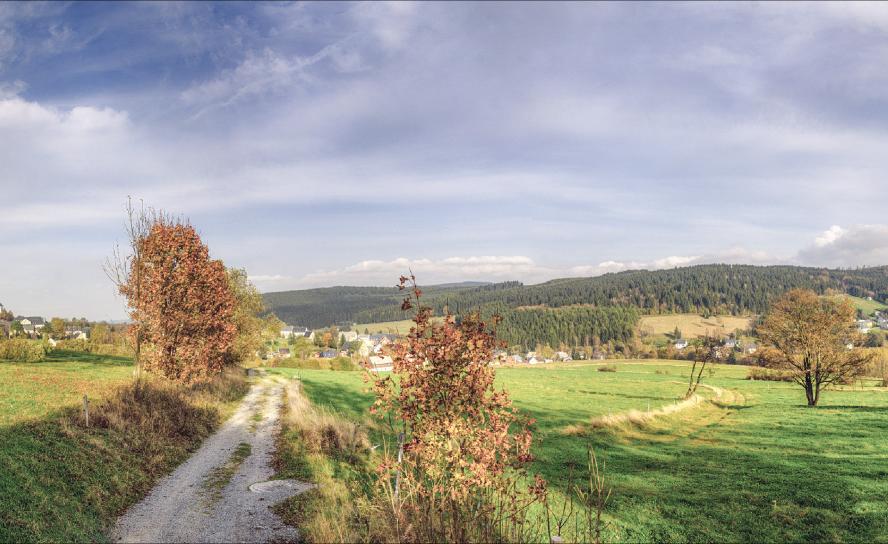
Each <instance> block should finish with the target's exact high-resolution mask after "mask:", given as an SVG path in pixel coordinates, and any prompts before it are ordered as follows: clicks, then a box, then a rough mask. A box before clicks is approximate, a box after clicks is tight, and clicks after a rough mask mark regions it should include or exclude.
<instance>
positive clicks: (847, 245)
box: [797, 224, 888, 268]
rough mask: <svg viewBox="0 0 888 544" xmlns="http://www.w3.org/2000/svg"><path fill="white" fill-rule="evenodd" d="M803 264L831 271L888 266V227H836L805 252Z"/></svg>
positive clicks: (816, 239)
mask: <svg viewBox="0 0 888 544" xmlns="http://www.w3.org/2000/svg"><path fill="white" fill-rule="evenodd" d="M797 260H798V261H799V262H800V263H802V264H809V265H813V266H829V267H844V268H850V267H856V266H881V265H888V225H880V224H876V225H854V226H851V227H846V228H843V227H840V226H839V225H833V226H832V227H830V228H829V229H828V230H826V231H824V232H823V233H822V234H821V235H819V236H817V238H815V240H814V244H813V245H812V246H810V247H807V248H805V249H803V250H801V251H800V252H799V254H798V257H797Z"/></svg>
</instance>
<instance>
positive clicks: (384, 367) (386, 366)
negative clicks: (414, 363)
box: [370, 355, 394, 372]
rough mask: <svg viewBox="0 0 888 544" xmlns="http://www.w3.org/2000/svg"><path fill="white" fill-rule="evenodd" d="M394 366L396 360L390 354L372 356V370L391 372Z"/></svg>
mask: <svg viewBox="0 0 888 544" xmlns="http://www.w3.org/2000/svg"><path fill="white" fill-rule="evenodd" d="M393 368H394V362H393V361H392V358H391V357H389V356H388V355H383V356H377V355H372V356H371V357H370V370H372V371H374V372H391V371H392V369H393Z"/></svg>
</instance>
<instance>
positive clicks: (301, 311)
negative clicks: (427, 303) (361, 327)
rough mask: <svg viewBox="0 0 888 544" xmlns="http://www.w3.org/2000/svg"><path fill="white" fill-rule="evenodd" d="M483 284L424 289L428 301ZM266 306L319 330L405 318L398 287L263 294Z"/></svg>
mask: <svg viewBox="0 0 888 544" xmlns="http://www.w3.org/2000/svg"><path fill="white" fill-rule="evenodd" d="M484 285H488V284H486V283H484V282H470V281H467V282H462V283H447V284H441V285H432V286H428V287H423V291H424V292H425V293H427V294H428V296H429V298H430V299H431V298H434V297H436V296H439V295H442V294H444V293H455V292H459V291H465V290H471V289H475V288H478V287H481V286H484ZM262 298H263V299H264V301H265V307H266V308H267V309H268V310H269V311H271V312H273V313H274V314H275V315H277V316H278V317H279V318H280V319H282V320H283V321H285V322H286V323H289V324H291V325H297V326H304V327H311V328H319V327H327V326H329V325H335V324H339V323H343V322H350V321H355V319H356V317H357V316H361V315H373V314H374V313H376V312H385V311H386V310H387V309H394V310H395V311H393V312H389V314H390V315H392V316H393V317H392V318H391V319H392V320H396V319H402V318H403V316H402V315H401V300H402V299H403V298H404V294H403V293H402V292H401V291H399V290H398V288H397V287H323V288H318V289H303V290H298V291H280V292H276V293H265V294H263V295H262Z"/></svg>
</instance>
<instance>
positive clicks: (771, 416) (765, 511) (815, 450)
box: [273, 361, 888, 542]
mask: <svg viewBox="0 0 888 544" xmlns="http://www.w3.org/2000/svg"><path fill="white" fill-rule="evenodd" d="M687 371H688V367H687V365H685V364H684V363H680V362H671V361H670V362H667V361H657V362H622V363H617V372H613V373H604V372H597V368H596V366H595V365H589V364H586V365H584V364H565V365H552V366H547V367H544V368H503V369H500V370H499V371H498V383H499V384H501V385H502V386H504V387H505V388H507V389H508V390H509V391H510V392H511V393H512V396H513V399H514V400H515V403H516V405H517V406H518V407H519V408H520V409H521V410H523V411H525V412H526V413H529V414H530V415H532V416H534V417H535V418H536V419H537V421H538V423H537V430H536V436H537V439H538V441H537V443H536V445H535V448H534V450H535V454H536V456H537V460H536V461H535V463H534V470H535V471H537V472H539V473H541V474H542V475H543V476H545V477H546V478H547V480H548V481H549V483H550V488H551V489H553V490H554V491H555V492H556V493H559V492H560V493H563V492H565V491H566V487H567V485H568V482H567V475H568V474H569V473H570V470H571V467H574V468H575V469H577V470H582V468H583V467H584V466H585V459H586V454H587V448H588V447H592V448H594V449H595V451H596V452H597V454H598V456H599V459H600V461H603V462H604V463H605V465H606V469H605V471H606V478H607V480H608V482H609V484H610V485H611V486H612V487H613V497H612V499H611V501H610V502H609V504H608V506H607V510H606V520H607V522H608V528H607V532H606V535H605V536H606V538H605V540H606V541H633V542H637V541H641V542H653V541H719V542H738V541H749V542H774V541H786V540H790V541H836V542H841V541H856V542H873V541H876V542H888V391H886V390H885V389H875V388H867V389H864V390H851V389H846V390H841V391H829V392H826V393H825V394H824V397H823V399H822V401H821V402H822V403H823V404H822V406H820V407H817V408H814V409H811V408H807V407H806V406H805V405H804V404H805V403H804V395H803V393H802V391H801V390H800V389H799V388H798V387H797V386H795V385H793V384H787V383H782V382H751V381H748V380H745V379H744V378H745V376H746V368H745V367H737V366H721V365H720V366H717V367H716V368H715V372H714V375H713V376H706V377H704V383H708V384H711V385H715V386H718V387H723V388H726V389H728V390H730V391H734V392H735V395H736V397H735V400H734V401H733V404H730V405H727V406H717V405H715V404H713V403H704V404H702V405H700V406H698V407H696V408H693V409H689V410H685V411H682V412H679V413H676V414H674V415H671V416H667V417H664V418H662V419H659V420H656V421H654V422H652V423H649V424H646V425H644V426H634V425H628V426H622V427H616V428H605V429H597V430H588V431H586V432H585V433H584V434H579V435H577V434H566V433H565V432H564V431H565V429H566V428H567V427H568V426H570V425H574V424H577V423H582V422H585V421H588V420H589V418H590V417H594V416H598V415H603V414H608V413H614V412H620V411H623V410H626V409H630V408H636V409H641V410H645V409H646V408H647V407H648V405H650V406H651V407H655V406H659V405H662V404H668V403H671V402H673V401H674V400H675V399H676V398H677V397H678V396H680V395H681V394H682V393H683V392H684V388H685V385H684V383H683V382H684V380H685V379H686V373H687ZM273 372H278V373H281V374H283V375H287V376H298V377H299V378H300V379H301V380H302V381H303V384H304V388H305V392H306V394H307V395H308V397H309V398H310V399H311V401H312V402H313V403H315V404H318V405H321V406H327V407H329V408H331V409H333V410H336V411H338V412H339V413H340V414H341V415H342V416H343V417H348V418H351V419H356V420H362V419H364V418H365V417H366V416H365V412H364V410H365V409H366V407H367V406H368V405H369V403H370V400H371V397H370V395H369V394H368V393H366V392H364V389H365V387H366V386H365V385H364V383H363V381H362V379H361V376H360V374H359V373H344V372H325V371H306V370H300V371H293V370H290V369H276V370H273Z"/></svg>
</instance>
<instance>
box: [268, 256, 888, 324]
mask: <svg viewBox="0 0 888 544" xmlns="http://www.w3.org/2000/svg"><path fill="white" fill-rule="evenodd" d="M419 279H420V281H421V280H422V278H419ZM798 287H802V288H808V289H813V290H814V291H816V292H818V293H821V294H822V293H826V292H827V291H831V290H833V291H837V292H844V293H848V294H850V295H854V296H860V297H867V296H871V297H873V298H875V299H877V300H885V299H886V298H888V267H875V268H862V269H856V270H830V269H824V268H810V267H798V266H751V265H723V264H714V265H700V266H691V267H685V268H675V269H671V270H656V271H648V270H637V271H628V272H620V273H615V274H605V275H603V276H598V277H594V278H565V279H558V280H552V281H549V282H546V283H542V284H538V285H523V284H521V283H519V282H504V283H496V284H484V285H478V284H455V285H446V286H431V287H427V288H425V289H424V291H425V294H426V296H425V303H426V304H429V305H430V306H432V307H433V308H434V310H435V313H436V314H438V315H440V314H442V313H444V312H445V311H450V312H451V313H453V314H455V315H463V314H465V313H468V312H471V311H476V310H480V311H482V312H483V313H491V312H492V311H494V310H495V311H498V312H499V313H501V314H502V315H503V316H504V317H508V319H516V320H518V321H516V323H517V322H521V323H524V324H525V325H526V326H528V327H531V328H533V327H536V330H539V331H543V330H548V329H549V327H543V326H542V325H540V326H539V327H537V326H536V325H532V324H530V323H525V321H523V320H527V319H534V320H537V319H540V320H549V319H554V317H545V318H542V317H540V318H531V317H528V316H521V317H512V316H506V313H505V312H506V310H509V309H514V308H519V307H550V308H557V307H564V306H576V305H586V306H590V307H595V308H606V307H614V306H617V307H632V308H635V309H636V311H637V312H638V313H640V314H669V313H699V314H702V315H704V316H708V315H713V314H731V315H743V314H750V313H755V314H760V313H764V312H766V311H767V309H768V304H769V303H770V301H771V300H772V299H774V298H775V297H776V296H779V295H780V294H781V293H783V292H785V291H787V290H788V289H793V288H798ZM400 300H401V293H399V292H398V290H397V289H395V288H380V287H331V288H327V289H309V290H305V291H288V292H284V293H269V294H266V295H265V302H266V306H267V307H268V308H269V309H270V310H271V311H273V312H274V313H275V314H277V316H278V317H280V318H281V319H283V320H284V321H286V322H287V323H290V324H295V325H304V326H308V327H322V326H327V325H330V324H334V323H342V322H356V323H367V322H379V321H395V320H398V319H403V318H404V317H405V316H404V314H403V313H402V312H401V310H400ZM528 315H537V314H528ZM540 315H543V314H540ZM573 317H578V316H573ZM590 319H591V317H590ZM621 326H622V325H616V326H615V327H613V328H611V329H608V330H615V331H616V330H620V328H621ZM556 329H557V327H556ZM512 330H514V331H515V332H510V333H509V334H514V335H516V336H515V337H516V338H517V337H519V336H520V337H522V338H524V337H527V336H526V334H524V336H522V335H521V334H519V333H518V332H517V329H512ZM553 330H555V329H553ZM503 334H505V332H504V333H503ZM522 334H523V333H522ZM540 334H542V333H540ZM545 334H548V333H545ZM564 334H566V335H567V336H561V339H562V341H564V342H572V337H571V335H573V334H575V333H574V332H573V331H567V332H565V333H564ZM608 334H609V333H608ZM578 338H580V339H582V336H580V337H578Z"/></svg>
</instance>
